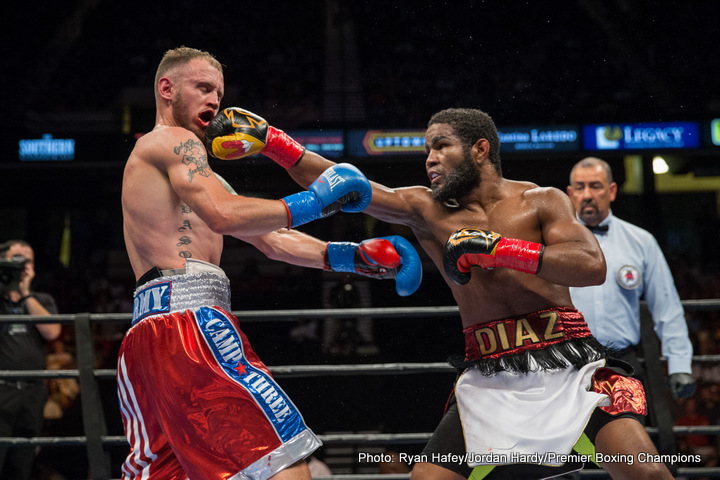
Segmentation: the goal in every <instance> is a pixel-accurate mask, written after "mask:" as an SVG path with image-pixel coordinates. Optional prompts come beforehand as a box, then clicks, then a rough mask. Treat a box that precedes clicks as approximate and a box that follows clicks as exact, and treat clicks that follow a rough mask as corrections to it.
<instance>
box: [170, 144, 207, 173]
mask: <svg viewBox="0 0 720 480" xmlns="http://www.w3.org/2000/svg"><path fill="white" fill-rule="evenodd" d="M173 152H174V153H175V155H182V162H183V163H184V164H185V165H188V166H189V167H190V169H189V170H188V181H189V182H192V181H193V178H195V174H197V175H200V176H203V177H209V176H210V165H208V161H207V154H206V153H205V149H204V148H203V146H202V143H200V142H199V141H198V140H193V139H189V140H188V141H187V142H184V143H181V144H180V145H178V146H177V147H175V148H173Z"/></svg>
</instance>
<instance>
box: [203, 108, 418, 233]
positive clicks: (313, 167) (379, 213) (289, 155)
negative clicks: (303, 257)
mask: <svg viewBox="0 0 720 480" xmlns="http://www.w3.org/2000/svg"><path fill="white" fill-rule="evenodd" d="M205 133H206V139H205V146H206V147H207V149H208V152H211V154H212V155H213V156H214V157H217V158H220V159H224V160H236V159H240V158H245V157H249V156H252V155H255V154H257V153H262V154H263V155H265V156H267V157H268V158H270V159H272V160H273V161H275V162H276V163H277V164H278V165H280V166H282V167H283V168H285V169H287V172H288V174H290V176H291V177H292V179H293V180H295V182H297V183H298V185H300V186H302V187H304V188H308V186H310V185H311V184H312V183H313V182H314V181H315V180H316V179H317V178H318V177H319V176H320V175H321V174H322V173H323V172H324V171H326V170H327V169H328V168H331V167H332V166H334V165H336V164H335V163H334V162H331V161H330V160H327V159H326V158H324V157H322V156H321V155H319V154H317V153H315V152H311V151H308V150H305V149H304V148H303V147H302V146H301V145H300V144H299V143H297V142H296V141H295V140H293V139H292V138H291V137H289V136H288V135H287V134H286V133H285V132H283V131H282V130H278V129H276V128H274V127H272V126H270V125H269V124H268V122H267V121H266V120H265V119H264V118H262V117H260V116H259V115H256V114H254V113H252V112H249V111H247V110H243V109H241V108H237V107H232V108H226V109H225V110H223V111H222V112H220V113H219V114H218V115H217V116H216V117H215V118H214V119H213V120H212V121H211V122H210V126H208V128H207V130H206V132H205ZM370 185H371V186H372V202H371V203H370V205H369V206H368V208H367V209H366V210H364V212H365V213H367V214H369V215H372V216H374V217H376V218H379V219H380V220H384V221H387V222H392V223H398V224H403V225H411V224H412V222H413V221H414V220H415V221H416V220H417V218H416V217H415V215H414V214H415V208H414V207H413V199H415V198H417V197H416V196H413V195H407V193H408V189H391V188H388V187H386V186H384V185H380V184H378V183H375V182H370ZM414 188H416V189H420V190H423V191H425V190H427V189H425V188H424V187H414ZM345 211H347V210H345ZM413 219H414V220H413Z"/></svg>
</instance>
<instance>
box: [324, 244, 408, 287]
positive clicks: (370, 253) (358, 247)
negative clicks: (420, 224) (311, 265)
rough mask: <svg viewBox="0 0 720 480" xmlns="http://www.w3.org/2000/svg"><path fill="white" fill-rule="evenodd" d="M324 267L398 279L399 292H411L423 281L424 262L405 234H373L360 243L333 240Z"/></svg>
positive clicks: (328, 246) (326, 253)
mask: <svg viewBox="0 0 720 480" xmlns="http://www.w3.org/2000/svg"><path fill="white" fill-rule="evenodd" d="M324 263H325V269H326V270H332V271H334V272H354V273H357V274H360V275H363V276H366V277H372V278H379V279H386V278H394V279H395V290H396V291H397V293H398V295H400V296H403V297H404V296H407V295H411V294H412V293H414V292H415V290H417V289H418V287H419V286H420V282H422V263H421V262H420V257H419V256H418V254H417V251H415V249H414V248H413V246H412V245H411V244H410V242H408V241H407V240H406V239H404V238H403V237H400V236H397V235H392V236H389V237H382V238H373V239H370V240H365V241H363V242H361V243H352V242H330V243H328V245H327V249H326V250H325V259H324Z"/></svg>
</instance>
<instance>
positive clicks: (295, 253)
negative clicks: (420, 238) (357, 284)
mask: <svg viewBox="0 0 720 480" xmlns="http://www.w3.org/2000/svg"><path fill="white" fill-rule="evenodd" d="M242 240H244V241H246V242H248V243H250V244H251V245H254V246H255V247H256V248H257V249H259V250H260V251H261V252H262V253H264V254H265V255H266V256H267V257H268V258H270V259H272V260H279V261H283V262H286V263H289V264H292V265H298V266H301V267H309V268H323V269H325V270H332V271H335V272H354V273H358V274H360V275H364V276H368V277H373V278H378V279H391V278H394V279H395V289H396V291H397V293H398V294H399V295H401V296H407V295H410V294H412V293H413V292H415V290H417V289H418V287H419V286H420V282H421V281H422V264H421V262H420V257H419V256H418V254H417V252H416V251H415V249H414V248H413V247H412V245H411V244H410V242H408V241H407V240H405V239H404V238H402V237H398V236H390V237H384V238H375V239H371V240H366V241H364V242H362V243H359V244H358V243H350V242H329V243H328V242H324V241H321V240H319V239H317V238H314V237H311V236H310V235H307V234H305V233H302V232H298V231H297V230H287V229H281V230H277V231H275V232H270V233H267V234H265V235H259V236H254V237H243V238H242Z"/></svg>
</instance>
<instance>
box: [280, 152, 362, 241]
mask: <svg viewBox="0 0 720 480" xmlns="http://www.w3.org/2000/svg"><path fill="white" fill-rule="evenodd" d="M371 199H372V187H370V182H368V179H367V178H365V175H363V173H362V172H361V171H360V170H358V169H357V168H356V167H354V166H352V165H350V164H349V163H339V164H337V165H333V166H332V167H330V168H328V169H327V170H325V171H324V172H323V173H322V174H321V175H320V176H319V177H318V178H317V180H315V181H314V182H313V183H311V184H310V186H309V187H308V189H307V191H305V192H298V193H295V194H293V195H288V196H287V197H285V198H283V199H282V201H283V203H285V207H286V208H287V211H288V228H292V227H297V226H298V225H303V224H305V223H307V222H309V221H311V220H316V219H318V218H324V217H328V216H330V215H332V214H333V213H335V212H337V211H339V210H342V211H343V212H361V211H363V210H365V208H367V206H368V205H370V200H371Z"/></svg>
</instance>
